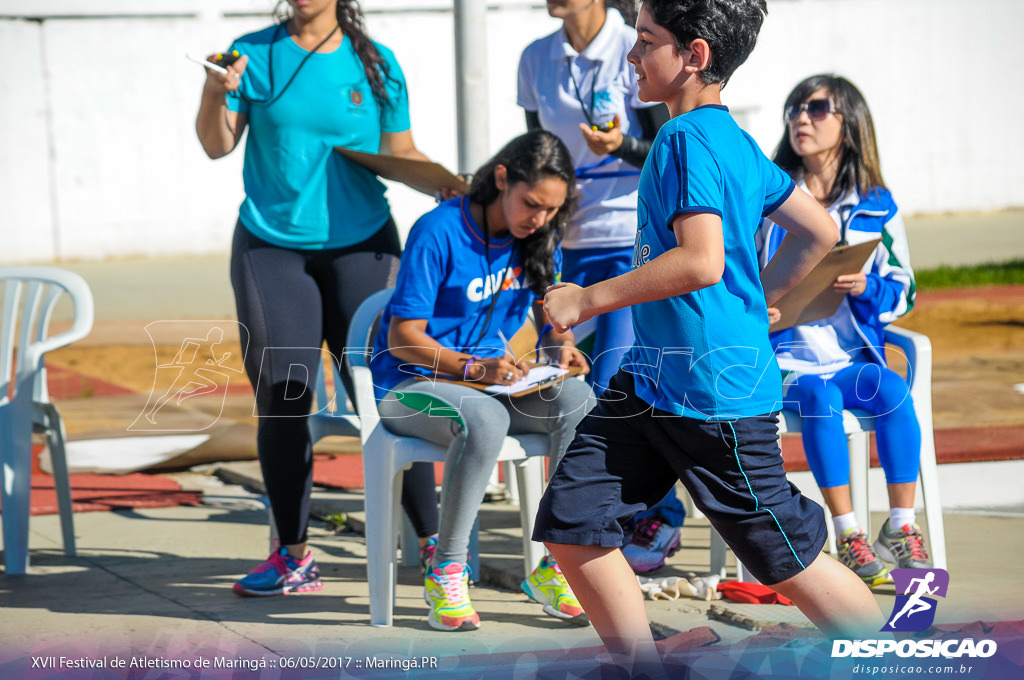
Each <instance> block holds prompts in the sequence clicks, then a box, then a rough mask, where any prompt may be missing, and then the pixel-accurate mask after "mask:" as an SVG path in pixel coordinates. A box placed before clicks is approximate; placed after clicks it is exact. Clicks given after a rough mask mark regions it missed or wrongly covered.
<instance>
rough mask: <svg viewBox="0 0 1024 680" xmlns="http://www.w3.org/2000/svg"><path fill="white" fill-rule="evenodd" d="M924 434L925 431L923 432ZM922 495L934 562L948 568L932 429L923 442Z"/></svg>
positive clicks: (938, 565)
mask: <svg viewBox="0 0 1024 680" xmlns="http://www.w3.org/2000/svg"><path fill="white" fill-rule="evenodd" d="M922 434H923V433H922ZM921 444H922V445H921V472H920V475H921V497H922V498H923V499H924V513H925V518H926V519H927V520H928V542H929V544H930V548H931V558H932V564H933V565H934V566H935V567H937V568H939V569H945V568H946V530H945V527H944V526H943V520H942V501H941V500H940V499H939V472H938V469H937V467H936V462H935V439H934V438H933V437H932V435H931V431H930V430H929V433H928V434H927V435H926V436H925V437H922V442H921Z"/></svg>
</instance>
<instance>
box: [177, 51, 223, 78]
mask: <svg viewBox="0 0 1024 680" xmlns="http://www.w3.org/2000/svg"><path fill="white" fill-rule="evenodd" d="M185 58H186V59H188V60H189V61H194V62H196V63H197V64H202V65H203V66H205V67H206V68H208V69H210V70H211V71H216V72H217V73H223V74H225V75H227V72H228V70H227V69H226V68H224V67H223V66H221V65H220V64H214V63H213V62H212V61H207V60H206V59H200V58H199V57H194V56H192V55H191V54H186V55H185Z"/></svg>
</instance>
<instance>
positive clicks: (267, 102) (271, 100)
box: [238, 23, 341, 107]
mask: <svg viewBox="0 0 1024 680" xmlns="http://www.w3.org/2000/svg"><path fill="white" fill-rule="evenodd" d="M284 26H285V25H284V24H283V23H282V24H278V25H277V28H276V29H274V38H273V39H272V40H271V41H270V56H269V57H268V59H267V69H268V70H269V71H270V97H269V98H268V99H253V98H251V97H247V96H246V95H244V94H242V91H241V89H239V90H238V96H239V97H241V98H242V99H244V100H245V101H247V102H249V103H250V104H265V105H266V106H268V107H269V106H270V105H271V104H273V103H274V102H276V101H277V100H278V99H280V98H281V95H283V94H284V93H285V92H287V91H288V88H289V87H291V84H292V82H294V81H295V76H297V75H299V71H301V70H302V67H303V66H305V65H306V62H307V61H309V58H310V57H312V56H313V55H314V54H316V53H317V51H318V50H319V49H320V48H321V47H323V46H324V45H326V44H327V41H328V40H330V39H331V38H332V37H333V36H334V34H335V33H337V32H338V31H340V30H341V26H340V25H338V26H335V27H334V30H333V31H331V32H330V33H328V34H327V37H326V38H324V39H323V40H321V41H320V44H319V45H317V46H316V47H314V48H313V51H312V52H309V53H307V54H306V56H305V57H303V58H302V61H300V62H299V66H298V68H296V69H295V72H294V73H292V77H291V78H289V79H288V82H287V83H285V84H284V87H283V88H281V91H280V92H278V93H277V94H276V95H275V94H274V45H276V44H277V41H278V39H279V38H280V37H281V29H282V28H284ZM289 39H290V38H289Z"/></svg>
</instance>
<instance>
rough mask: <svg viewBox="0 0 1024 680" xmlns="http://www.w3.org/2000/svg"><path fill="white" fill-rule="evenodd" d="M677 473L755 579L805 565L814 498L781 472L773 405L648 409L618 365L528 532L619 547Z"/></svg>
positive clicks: (813, 550)
mask: <svg viewBox="0 0 1024 680" xmlns="http://www.w3.org/2000/svg"><path fill="white" fill-rule="evenodd" d="M676 479H679V480H681V481H682V483H683V485H684V486H685V487H686V490H687V491H688V492H689V493H690V496H691V498H692V499H693V502H694V504H695V505H696V506H697V507H698V508H700V510H701V512H703V513H704V515H705V516H706V517H707V518H708V520H709V521H710V522H711V524H712V525H714V527H715V529H717V530H718V532H719V533H720V534H721V535H722V538H724V539H725V542H726V543H727V544H729V547H730V548H732V550H733V552H734V553H735V554H736V557H737V558H738V559H739V560H740V561H741V562H743V564H744V566H746V568H747V569H748V570H749V571H750V573H751V574H753V575H754V576H755V577H756V578H757V579H758V580H759V581H761V583H764V584H766V585H771V584H774V583H779V582H781V581H785V580H786V579H788V578H790V577H792V576H795V575H797V574H798V573H800V572H801V571H803V570H804V569H805V568H806V567H807V566H808V565H810V563H811V562H812V561H814V559H815V558H816V557H817V556H818V553H820V552H821V549H822V547H823V546H824V544H825V536H826V530H825V518H824V513H823V512H822V510H821V507H820V506H818V505H817V504H816V503H814V502H813V501H811V500H809V499H807V498H805V497H804V496H803V495H801V493H800V491H799V489H797V488H796V487H795V486H793V485H792V484H791V483H790V482H789V481H788V480H787V479H786V471H785V470H784V469H783V467H782V452H781V450H780V449H779V443H778V414H776V413H770V414H767V415H761V416H753V417H748V418H739V419H736V420H722V421H714V420H710V421H708V420H697V419H693V418H684V417H682V416H677V415H675V414H672V413H668V412H666V411H662V410H660V409H655V408H653V407H652V406H650V405H649V404H647V403H646V402H644V401H643V400H641V399H640V398H638V397H637V396H636V394H635V392H634V390H633V377H632V375H630V374H629V373H626V372H625V371H621V370H620V371H619V372H618V373H617V374H616V375H615V377H613V378H612V381H611V383H610V385H609V390H608V391H607V392H605V393H604V395H603V396H602V397H601V398H600V399H599V400H598V405H597V407H596V408H595V409H594V410H593V411H591V412H590V414H589V415H588V416H587V417H586V418H585V419H584V420H583V422H582V423H580V426H579V427H578V428H577V430H576V438H575V439H574V440H573V442H572V444H571V445H570V446H569V449H568V450H567V451H566V453H565V456H564V457H563V459H562V462H561V463H560V464H559V466H558V469H557V471H556V472H555V474H554V476H553V477H552V479H551V482H550V484H549V485H548V488H547V491H546V492H545V494H544V497H543V499H542V500H541V504H540V511H539V513H538V515H537V523H536V526H535V529H534V532H533V540H535V541H544V542H546V543H556V544H569V545H594V546H601V547H605V548H617V547H619V546H621V545H622V540H623V530H622V527H623V524H624V523H625V522H627V521H628V520H629V519H630V518H631V517H632V516H633V515H634V514H636V513H637V512H641V511H643V510H646V509H647V508H649V507H651V506H653V505H654V504H656V503H657V502H658V501H660V500H661V499H662V498H664V497H665V494H666V493H668V491H669V489H671V488H672V486H673V485H674V484H675V482H676Z"/></svg>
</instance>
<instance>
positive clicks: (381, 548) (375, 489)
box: [363, 453, 402, 627]
mask: <svg viewBox="0 0 1024 680" xmlns="http://www.w3.org/2000/svg"><path fill="white" fill-rule="evenodd" d="M390 463H391V461H390V459H389V457H388V456H387V454H385V453H381V454H380V455H379V456H373V457H371V456H365V455H364V456H363V477H364V480H365V482H364V483H365V485H366V490H365V493H364V495H363V499H364V503H365V510H366V580H367V583H368V584H369V589H370V624H371V625H374V626H384V627H390V626H391V625H392V622H393V615H394V607H395V581H396V578H397V576H398V574H397V572H398V569H397V567H396V564H395V551H396V540H397V538H398V526H397V521H396V520H397V517H396V515H397V510H398V507H397V506H398V499H399V498H401V494H402V486H401V485H402V478H401V474H400V472H399V471H397V470H395V469H394V468H393V466H392V465H391V464H390Z"/></svg>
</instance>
